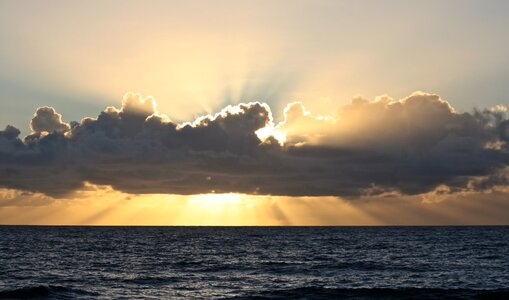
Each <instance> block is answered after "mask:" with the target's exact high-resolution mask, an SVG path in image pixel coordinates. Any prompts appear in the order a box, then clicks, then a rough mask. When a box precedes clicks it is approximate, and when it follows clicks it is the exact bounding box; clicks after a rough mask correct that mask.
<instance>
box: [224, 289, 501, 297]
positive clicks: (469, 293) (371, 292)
mask: <svg viewBox="0 0 509 300" xmlns="http://www.w3.org/2000/svg"><path fill="white" fill-rule="evenodd" d="M227 299H236V300H241V299H242V300H247V299H249V300H254V299H258V300H261V299H310V300H314V299H347V300H367V299H387V300H389V299H391V300H392V299H405V300H417V299H419V300H421V299H437V300H438V299H448V300H459V299H462V300H466V299H483V300H484V299H486V300H488V299H489V300H491V299H494V300H497V299H509V289H494V290H475V289H436V288H397V289H392V288H320V287H303V288H295V289H285V290H273V291H264V292H258V293H253V294H252V295H244V296H236V297H229V298H227Z"/></svg>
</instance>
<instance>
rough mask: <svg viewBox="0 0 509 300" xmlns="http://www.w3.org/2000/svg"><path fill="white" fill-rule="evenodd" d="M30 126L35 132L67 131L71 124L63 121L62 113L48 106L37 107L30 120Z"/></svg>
mask: <svg viewBox="0 0 509 300" xmlns="http://www.w3.org/2000/svg"><path fill="white" fill-rule="evenodd" d="M30 128H31V129H32V130H33V131H34V132H35V133H41V132H66V131H68V130H69V129H70V127H69V124H67V123H64V122H62V115H61V114H59V113H57V112H56V111H55V110H54V109H53V108H52V107H47V106H45V107H40V108H38V109H37V111H36V112H35V114H34V117H33V118H32V120H31V121H30Z"/></svg>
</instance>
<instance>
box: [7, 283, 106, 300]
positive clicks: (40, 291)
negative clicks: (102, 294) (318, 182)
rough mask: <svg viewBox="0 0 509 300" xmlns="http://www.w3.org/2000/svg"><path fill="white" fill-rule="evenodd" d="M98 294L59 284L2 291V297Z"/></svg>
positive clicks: (66, 296)
mask: <svg viewBox="0 0 509 300" xmlns="http://www.w3.org/2000/svg"><path fill="white" fill-rule="evenodd" d="M86 295H88V296H97V294H96V293H91V292H86V291H82V290H77V289H70V288H66V287H63V286H57V285H37V286H26V287H21V288H17V289H11V290H3V291H0V299H33V298H52V299H73V298H76V297H79V296H86Z"/></svg>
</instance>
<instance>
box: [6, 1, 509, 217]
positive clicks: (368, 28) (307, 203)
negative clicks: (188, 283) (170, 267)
mask: <svg viewBox="0 0 509 300" xmlns="http://www.w3.org/2000/svg"><path fill="white" fill-rule="evenodd" d="M507 12H509V3H508V2H507V1H466V0H465V1H447V2H444V1H384V2H383V3H382V2H380V1H339V0H338V1H283V0H281V1H150V2H146V1H72V2H69V1H44V2H40V1H6V0H0V44H1V45H2V46H1V47H0V105H1V106H2V108H1V109H0V120H1V124H0V155H1V156H0V157H1V159H0V224H79V225H88V224H93V225H96V224H98V225H108V224H109V225H112V224H116V225H136V224H139V225H440V224H509V201H507V200H506V199H509V181H508V179H507V176H509V168H508V165H509V143H508V142H509V121H507V106H508V105H509V85H508V84H507V79H508V78H509V57H508V56H507V53H509V18H507ZM7 125H10V126H8V127H5V126H7ZM3 128H5V129H3Z"/></svg>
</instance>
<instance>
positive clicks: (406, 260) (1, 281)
mask: <svg viewBox="0 0 509 300" xmlns="http://www.w3.org/2000/svg"><path fill="white" fill-rule="evenodd" d="M0 298H1V299H29V298H38V299H373V298H375V299H509V227H74V226H70V227H66V226H62V227H53V226H48V227H45V226H0Z"/></svg>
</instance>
